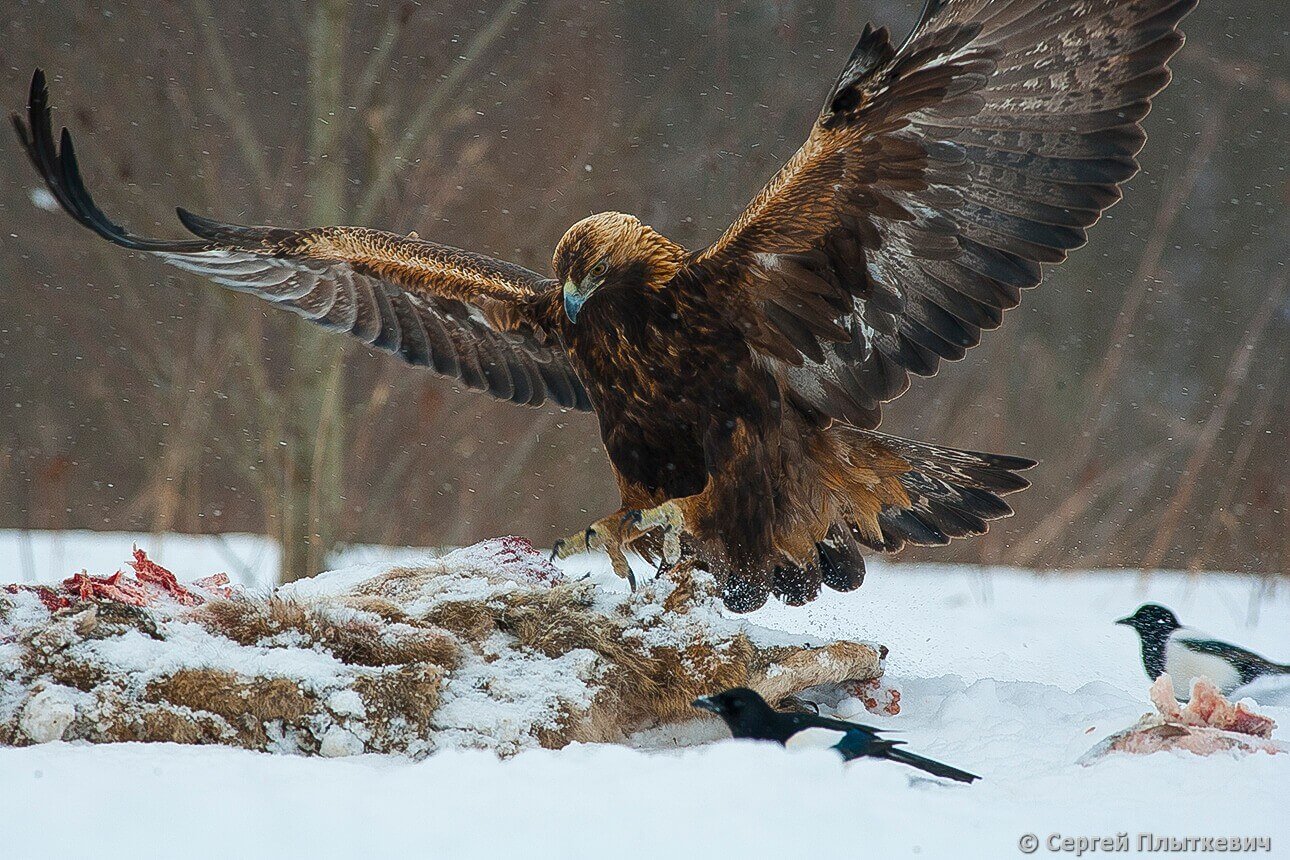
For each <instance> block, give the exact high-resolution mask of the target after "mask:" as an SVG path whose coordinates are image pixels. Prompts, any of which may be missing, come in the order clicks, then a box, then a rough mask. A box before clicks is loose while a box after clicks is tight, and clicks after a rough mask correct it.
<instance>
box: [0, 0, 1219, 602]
mask: <svg viewBox="0 0 1290 860" xmlns="http://www.w3.org/2000/svg"><path fill="white" fill-rule="evenodd" d="M1194 3H1195V0H1088V2H1082V3H1071V2H1068V0H928V2H927V4H926V6H925V8H924V10H923V14H922V16H921V18H920V20H919V22H918V24H917V25H916V26H915V28H914V31H913V32H912V33H911V34H910V35H909V37H908V38H907V39H906V40H905V41H904V43H903V44H901V45H900V46H896V45H893V43H892V42H891V40H890V38H889V36H888V34H887V31H886V30H884V29H878V30H875V29H873V28H871V27H866V28H865V31H864V33H863V35H862V36H861V38H860V42H859V44H858V45H857V46H856V49H855V51H854V52H853V53H852V55H851V57H850V59H849V60H848V62H847V65H846V68H845V69H844V70H843V72H842V75H841V76H840V77H839V78H838V81H837V83H836V84H834V86H833V88H832V90H830V92H829V95H828V97H827V99H826V101H825V105H824V109H823V111H822V112H821V113H820V116H819V118H818V119H817V121H816V123H815V125H814V127H813V128H812V129H811V132H810V134H809V136H808V138H807V140H806V143H805V144H804V145H803V146H802V148H801V149H800V150H799V151H798V152H797V154H796V155H795V156H794V157H793V158H792V159H791V160H790V161H789V162H788V163H787V164H786V165H785V166H784V168H783V169H782V170H781V171H780V172H779V173H778V175H777V176H775V178H774V179H772V180H771V182H770V183H769V184H768V185H767V186H766V187H765V188H764V189H763V190H762V191H761V193H760V194H758V195H757V196H756V197H755V198H754V199H753V201H752V202H751V203H750V204H749V205H748V207H747V208H746V209H745V210H744V212H743V213H742V214H741V215H740V216H739V217H738V218H737V219H736V221H735V222H734V224H732V225H731V226H730V228H729V229H727V230H726V231H725V233H723V234H722V235H721V236H720V237H719V238H718V239H717V240H716V241H715V242H714V243H713V244H712V245H710V246H708V247H707V248H705V249H703V250H701V251H698V252H694V253H691V252H689V251H687V250H685V249H684V248H682V247H680V246H679V245H677V244H676V243H674V242H672V241H670V240H668V239H667V238H665V237H664V236H662V235H661V234H659V233H657V232H656V231H654V230H653V229H651V228H650V227H647V226H645V225H643V224H641V223H640V222H639V221H638V220H637V219H635V218H633V217H632V216H630V215H623V214H619V213H604V214H601V215H596V216H593V217H591V218H588V219H585V220H584V221H581V222H579V223H578V224H576V225H575V226H574V227H573V228H571V229H570V230H569V232H568V233H567V234H566V235H565V237H564V238H563V239H562V240H561V241H560V243H559V246H558V247H557V249H556V253H555V258H554V261H553V266H554V273H555V276H556V277H555V279H554V280H551V279H546V278H543V277H541V276H540V275H538V274H536V273H534V272H530V271H528V270H527V269H523V268H520V267H518V266H514V265H511V264H509V263H504V262H500V261H497V260H493V259H490V258H487V257H483V256H480V255H477V254H472V253H469V252H467V251H460V250H457V249H454V248H448V247H445V246H442V245H436V244H434V243H431V242H425V241H421V240H420V239H417V238H415V237H401V236H396V235H392V234H389V233H383V232H379V231H376V230H368V229H364V228H354V227H325V228H318V229H311V230H285V229H279V228H273V227H238V226H234V225H229V224H221V223H218V222H215V221H209V220H207V219H204V218H199V217H197V216H195V215H192V214H190V213H187V212H184V211H182V210H180V213H179V215H180V219H181V221H182V222H183V224H184V225H185V226H186V227H188V229H189V230H191V231H192V232H193V233H194V234H196V236H197V237H198V238H197V239H188V240H181V241H168V240H157V239H144V238H140V237H136V236H132V235H131V234H129V233H127V232H126V231H125V230H123V229H122V228H120V227H118V226H116V225H115V224H113V223H112V222H111V221H109V220H108V219H107V218H106V216H104V215H103V213H102V212H101V211H100V210H99V209H98V208H97V207H96V206H95V205H94V202H93V200H92V199H91V198H90V195H89V193H88V191H87V190H86V189H85V186H84V184H83V182H82V180H81V177H80V173H79V170H78V169H77V165H76V159H75V155H74V153H73V149H72V144H71V140H70V137H69V136H68V135H67V132H66V131H64V132H63V136H62V140H61V142H60V144H59V145H58V146H55V143H54V139H53V134H52V130H51V128H50V124H49V108H48V97H47V94H46V91H45V84H44V78H43V76H42V75H41V74H40V73H39V72H37V73H36V76H35V78H34V79H33V81H32V92H31V100H30V105H29V115H28V121H27V122H26V123H24V122H23V121H22V120H21V119H19V118H17V117H15V119H14V122H15V126H16V128H17V130H18V134H19V137H20V138H21V140H22V142H23V145H24V146H25V147H26V149H27V151H28V154H29V155H30V157H31V160H32V162H33V163H34V164H35V165H36V168H37V170H39V171H40V173H41V175H42V176H43V177H44V179H45V182H46V184H47V185H48V186H49V189H50V191H51V192H52V193H53V194H54V196H55V198H57V199H58V201H59V203H61V204H62V206H63V208H64V209H66V210H67V211H68V212H69V213H70V214H71V215H72V216H73V217H74V218H76V219H77V220H78V221H80V222H81V223H82V224H84V225H85V226H87V227H89V228H90V229H92V230H94V231H95V232H96V233H98V234H99V235H101V236H103V237H104V238H106V239H108V240H110V241H112V242H115V243H116V244H119V245H122V246H124V247H127V248H132V249H135V250H140V251H148V252H151V253H155V254H158V255H159V256H161V257H163V258H164V259H166V260H167V261H168V262H170V263H173V264H174V265H176V266H179V267H181V268H185V269H188V270H190V271H195V272H198V273H201V274H205V275H208V276H210V277H211V278H213V279H214V280H216V281H217V282H219V283H221V284H224V285H226V286H229V287H232V288H233V289H238V290H242V291H245V292H250V293H254V294H255V295H258V296H260V297H262V298H265V299H268V300H270V301H273V302H275V303H277V304H281V305H284V306H286V307H289V308H291V309H293V310H295V311H296V312H297V313H299V314H301V315H302V316H305V317H306V318H308V319H311V320H313V321H315V322H318V323H320V324H322V325H325V326H328V327H329V328H332V329H334V330H338V331H345V332H348V333H350V334H352V335H354V336H356V337H358V338H359V339H360V340H362V341H364V342H365V343H367V344H370V345H372V346H374V347H377V348H379V349H383V350H387V351H389V352H393V353H395V354H397V355H399V356H401V357H402V358H404V359H405V360H406V361H408V362H409V363H411V364H416V365H424V366H427V367H431V368H433V369H434V370H435V371H436V372H437V373H439V374H442V375H446V376H451V377H456V378H458V379H460V380H461V381H462V382H463V383H465V384H466V385H467V386H468V387H470V388H475V389H479V390H483V391H488V392H489V393H491V394H493V395H494V396H497V397H500V398H503V399H506V400H511V401H514V402H517V403H527V404H531V405H537V404H541V403H544V402H546V401H547V400H552V401H554V402H555V403H558V404H560V405H562V406H567V407H570V408H576V409H583V410H594V411H595V412H596V413H597V415H598V417H599V419H600V427H601V433H602V436H603V438H604V441H605V446H606V449H607V451H608V453H609V458H610V461H611V463H612V464H613V467H614V470H615V474H616V476H617V479H618V483H619V487H620V490H621V492H622V496H623V509H622V510H621V511H619V512H617V513H616V514H614V515H611V516H610V517H606V518H605V519H603V520H601V521H599V522H598V523H597V524H595V525H594V526H593V527H592V528H591V529H588V531H587V533H586V535H585V536H579V537H578V538H575V539H571V540H570V541H567V542H561V546H560V547H558V549H559V550H560V551H561V552H562V553H563V552H568V551H571V550H576V549H582V548H586V547H591V548H599V547H604V548H605V549H607V550H609V551H610V553H611V556H612V557H613V558H614V559H615V566H616V568H617V569H619V570H620V571H623V572H625V565H624V563H623V556H622V547H623V546H624V545H626V544H629V543H633V544H634V545H635V547H636V548H637V549H639V550H642V551H644V552H645V553H646V554H651V555H652V554H661V555H662V556H663V558H664V559H665V560H666V561H669V562H671V561H675V560H676V558H677V556H678V552H679V551H680V550H681V549H682V548H684V549H685V550H687V551H688V552H689V553H690V554H691V555H692V557H693V558H694V559H695V560H696V561H697V562H698V563H700V564H703V565H705V566H707V567H709V568H710V569H712V570H713V571H714V572H715V573H717V575H718V579H719V581H720V582H722V583H723V586H724V589H725V598H726V601H727V604H728V605H729V606H731V607H732V608H734V609H736V610H749V609H754V608H756V607H757V606H760V605H761V604H762V603H764V602H765V600H766V597H767V595H768V594H769V593H771V592H774V593H777V594H779V595H780V596H781V597H782V598H784V599H785V600H787V601H789V602H792V603H801V602H805V601H808V600H811V599H812V598H814V597H815V595H816V594H817V593H818V591H819V589H820V586H821V585H822V584H823V585H828V586H829V587H831V588H835V589H840V590H847V589H851V588H855V587H856V586H858V585H859V584H860V581H861V580H862V579H863V576H864V565H863V559H862V556H861V547H862V546H865V547H870V548H874V549H880V550H885V551H894V550H897V549H899V548H900V547H902V546H903V545H905V544H906V543H916V544H944V543H947V542H948V541H949V540H950V539H951V538H954V537H962V536H967V535H976V534H981V533H983V532H984V531H985V530H986V523H987V522H988V521H990V520H993V519H997V518H999V517H1004V516H1007V515H1009V514H1010V513H1011V511H1010V509H1009V507H1008V505H1007V504H1005V503H1004V502H1003V501H1002V500H1001V498H1000V496H1001V495H1004V494H1006V493H1009V492H1013V491H1015V490H1019V489H1022V488H1023V487H1025V486H1027V484H1026V481H1025V480H1023V479H1022V478H1020V477H1019V476H1018V475H1017V474H1016V472H1018V471H1020V470H1023V469H1026V468H1029V467H1030V466H1031V465H1033V464H1032V463H1031V462H1030V461H1028V460H1023V459H1021V458H1016V457H1005V456H999V455H992V454H978V453H973V452H965V451H956V450H952V449H946V448H938V447H935V446H932V445H927V444H923V443H920V442H913V441H909V440H904V439H897V438H895V437H891V436H886V435H883V434H879V433H877V432H875V428H876V427H877V426H878V423H879V420H880V417H881V404H882V403H884V402H886V401H889V400H892V399H893V398H895V397H897V396H899V395H900V394H901V393H903V392H904V391H905V389H906V388H908V386H909V374H911V373H913V374H916V375H922V376H928V375H931V374H933V373H935V372H936V370H937V368H938V367H939V364H940V362H941V360H942V359H945V360H950V361H953V360H957V359H960V358H962V357H963V355H964V353H965V352H966V350H967V349H969V348H970V347H972V346H974V345H976V343H977V342H978V341H979V340H980V336H981V332H982V331H983V330H988V329H993V328H996V327H998V326H999V324H1000V323H1001V322H1002V319H1003V312H1004V311H1005V310H1007V309H1009V308H1012V307H1014V306H1016V305H1017V303H1018V302H1019V301H1020V294H1021V290H1023V289H1027V288H1030V287H1034V286H1036V285H1037V284H1038V283H1039V281H1040V279H1041V277H1042V267H1043V265H1044V264H1052V263H1057V262H1060V261H1061V260H1063V259H1064V258H1065V256H1066V254H1067V252H1068V251H1070V250H1071V249H1073V248H1075V247H1077V246H1079V245H1081V244H1083V242H1084V241H1085V230H1086V228H1088V227H1089V226H1090V225H1092V224H1093V223H1094V222H1095V221H1096V220H1097V219H1098V217H1099V216H1100V215H1101V213H1102V211H1103V210H1105V209H1106V208H1107V207H1108V206H1110V205H1111V204H1113V203H1114V202H1115V201H1116V200H1117V199H1118V198H1119V195H1120V191H1119V187H1118V186H1119V184H1120V183H1122V182H1124V181H1125V180H1126V179H1128V178H1129V177H1130V176H1132V175H1133V174H1134V172H1136V170H1137V162H1136V161H1135V160H1134V157H1135V155H1136V154H1137V152H1138V151H1139V150H1140V149H1141V147H1142V145H1143V143H1144V141H1145V136H1144V135H1143V133H1142V130H1141V127H1140V124H1139V123H1140V121H1141V119H1142V118H1143V117H1144V116H1145V115H1146V113H1147V111H1148V109H1149V107H1150V98H1151V97H1152V96H1153V95H1154V94H1155V93H1157V92H1158V91H1159V90H1160V89H1161V88H1162V87H1164V85H1165V84H1166V83H1167V82H1168V80H1169V72H1168V69H1167V68H1166V63H1167V61H1168V60H1169V58H1170V57H1171V56H1172V55H1173V54H1174V52H1175V51H1177V50H1178V48H1179V47H1180V46H1181V44H1182V35H1181V34H1180V33H1179V32H1178V29H1177V26H1178V23H1179V21H1180V20H1181V19H1182V17H1183V16H1184V15H1185V14H1186V13H1187V12H1188V11H1190V9H1191V8H1192V6H1193V5H1194ZM642 537H644V539H643V540H638V539H640V538H642ZM682 538H683V540H682Z"/></svg>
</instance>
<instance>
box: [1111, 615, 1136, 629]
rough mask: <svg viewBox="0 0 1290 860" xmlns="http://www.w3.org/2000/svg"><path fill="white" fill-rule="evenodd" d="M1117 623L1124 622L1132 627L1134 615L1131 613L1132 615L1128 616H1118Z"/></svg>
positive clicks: (1126, 625)
mask: <svg viewBox="0 0 1290 860" xmlns="http://www.w3.org/2000/svg"><path fill="white" fill-rule="evenodd" d="M1115 623H1116V624H1123V625H1124V626H1125V627H1132V626H1133V616H1132V615H1130V616H1128V617H1127V618H1118V619H1116V622H1115Z"/></svg>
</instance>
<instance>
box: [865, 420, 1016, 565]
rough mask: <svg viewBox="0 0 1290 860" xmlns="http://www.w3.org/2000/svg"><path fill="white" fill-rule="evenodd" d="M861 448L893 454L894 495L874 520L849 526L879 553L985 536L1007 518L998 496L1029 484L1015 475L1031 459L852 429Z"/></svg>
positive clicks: (885, 499)
mask: <svg viewBox="0 0 1290 860" xmlns="http://www.w3.org/2000/svg"><path fill="white" fill-rule="evenodd" d="M853 432H858V433H859V435H861V436H862V437H863V445H864V448H865V450H867V451H869V452H875V451H878V452H881V453H882V454H885V455H894V457H895V458H898V459H897V460H895V462H897V463H900V464H901V465H900V466H898V467H897V469H898V470H900V469H903V471H899V473H898V474H895V475H892V476H891V477H894V478H895V480H896V481H897V482H898V483H899V484H900V491H899V492H895V493H886V494H885V495H884V497H883V498H882V500H881V506H880V508H879V509H878V511H877V514H876V516H875V517H872V518H870V521H869V522H868V523H867V524H857V523H853V524H851V525H852V528H851V532H852V535H853V536H854V537H855V538H856V539H857V540H858V541H859V542H860V543H862V544H864V545H865V546H868V547H870V548H872V549H876V550H880V551H882V552H896V551H897V550H899V549H901V548H902V547H904V546H905V545H906V544H915V545H918V546H943V545H945V544H948V543H949V542H950V540H952V539H953V538H961V537H971V536H974V535H981V534H985V533H986V530H987V528H988V526H987V523H989V522H990V521H991V520H997V519H1001V518H1003V517H1009V516H1012V508H1011V507H1009V506H1008V503H1007V502H1005V501H1004V500H1003V498H1002V496H1005V495H1007V494H1008V493H1015V492H1017V491H1018V490H1024V489H1025V488H1026V487H1028V486H1030V482H1029V481H1027V480H1026V479H1025V478H1023V477H1021V475H1019V474H1017V473H1018V472H1023V471H1025V470H1026V469H1029V468H1031V467H1033V466H1034V465H1035V461H1034V460H1028V459H1026V458H1024V457H1011V456H1007V455H1004V454H985V453H981V452H978V451H960V450H958V449H955V448H942V447H940V446H937V445H929V444H927V443H926V442H915V441H913V440H911V439H901V438H899V437H897V436H888V435H886V434H883V433H875V432H873V431H853Z"/></svg>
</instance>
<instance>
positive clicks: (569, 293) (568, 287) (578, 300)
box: [564, 281, 587, 323]
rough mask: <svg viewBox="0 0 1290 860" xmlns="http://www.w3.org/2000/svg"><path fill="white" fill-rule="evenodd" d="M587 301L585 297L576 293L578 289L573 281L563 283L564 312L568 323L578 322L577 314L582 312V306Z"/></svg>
mask: <svg viewBox="0 0 1290 860" xmlns="http://www.w3.org/2000/svg"><path fill="white" fill-rule="evenodd" d="M586 301H587V297H586V296H585V295H583V294H582V293H580V292H578V287H577V286H576V285H575V284H574V283H573V281H565V282H564V312H565V314H567V315H568V317H569V322H571V323H577V322H578V312H579V311H581V310H582V305H583V303H585V302H586Z"/></svg>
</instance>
